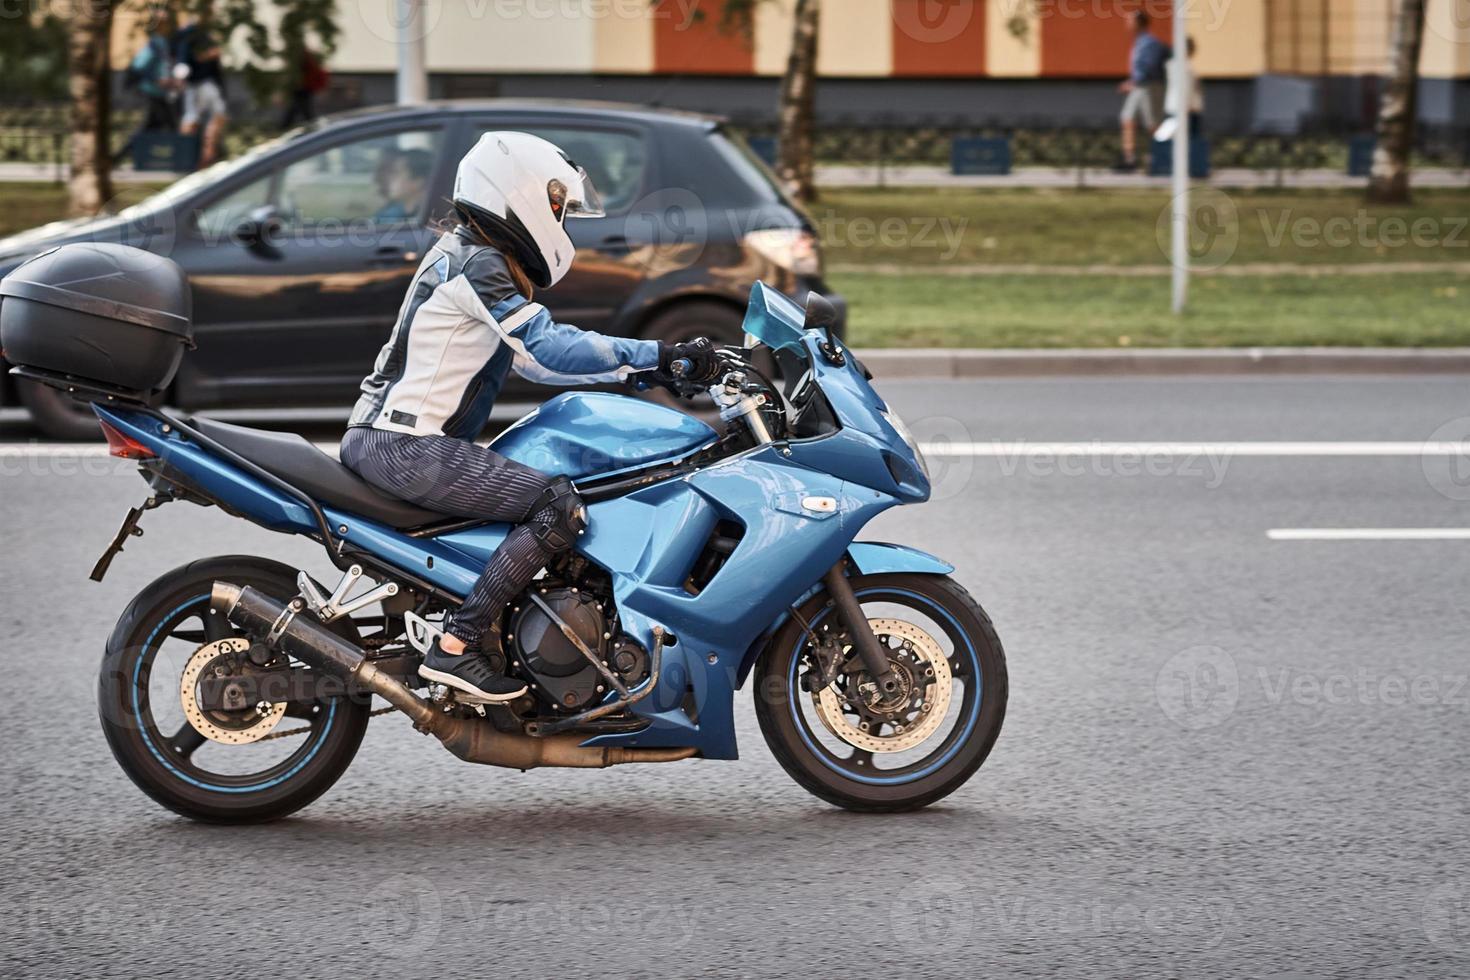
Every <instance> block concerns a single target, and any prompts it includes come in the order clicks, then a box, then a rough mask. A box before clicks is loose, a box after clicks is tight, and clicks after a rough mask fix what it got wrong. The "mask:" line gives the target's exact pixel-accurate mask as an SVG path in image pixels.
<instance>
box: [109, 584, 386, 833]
mask: <svg viewBox="0 0 1470 980" xmlns="http://www.w3.org/2000/svg"><path fill="white" fill-rule="evenodd" d="M216 580H223V581H228V582H232V583H235V584H236V585H252V586H254V587H256V588H258V589H260V590H262V591H263V592H265V593H267V594H268V595H271V596H274V597H276V598H279V599H286V598H289V597H291V596H294V595H295V594H296V591H297V590H296V573H295V572H294V571H293V570H292V569H291V568H290V567H288V566H286V565H283V564H281V563H279V562H274V561H269V560H267V559H263V558H254V557H247V556H240V555H234V556H228V557H222V558H206V559H201V560H199V561H196V562H192V563H190V564H188V565H184V566H183V567H181V568H176V569H174V570H173V571H171V572H169V573H167V574H166V575H163V576H162V577H160V578H159V579H157V580H155V581H154V582H153V583H151V584H150V585H149V586H148V587H147V588H146V589H144V590H143V591H142V592H141V593H139V594H138V596H137V597H136V598H134V599H133V601H132V602H131V603H129V604H128V608H127V609H126V611H124V612H123V615H122V618H121V619H120V620H118V623H117V626H116V627H115V628H114V629H113V631H112V636H111V637H110V638H109V639H108V641H107V652H106V654H105V656H104V658H103V661H102V669H101V676H100V678H99V681H98V713H99V715H100V716H101V720H102V730H103V732H104V734H105V735H106V736H107V744H108V745H109V747H111V749H112V754H113V756H114V757H115V758H116V759H117V761H118V764H119V765H121V766H122V768H123V771H124V772H126V773H127V774H128V776H129V778H131V779H132V780H133V782H134V783H136V784H137V785H138V787H139V788H140V789H141V790H143V792H145V793H147V794H148V795H149V796H150V797H152V798H153V799H154V800H155V801H156V802H158V803H160V804H162V805H163V806H165V807H167V808H168V809H170V810H172V811H174V812H175V813H178V814H180V815H182V816H185V817H189V818H190V819H193V820H201V821H205V822H209V823H258V822H262V821H267V820H277V819H279V818H281V817H284V816H286V815H287V814H290V813H293V812H295V811H296V810H299V809H301V808H302V807H304V806H306V805H307V804H308V803H311V802H312V801H313V800H315V799H316V798H317V797H319V796H321V795H322V794H323V793H324V792H326V791H327V790H328V789H329V788H330V787H331V786H332V784H333V783H335V782H336V781H337V779H338V778H339V777H340V776H341V775H342V773H343V772H345V771H346V769H347V766H348V764H349V763H350V762H351V761H352V758H353V756H354V755H355V754H356V753H357V748H358V745H359V744H361V742H362V737H363V733H364V732H365V731H366V730H367V724H368V718H369V715H370V705H369V703H368V701H367V700H366V699H360V698H357V697H352V696H348V695H346V694H342V695H339V696H336V697H333V698H330V699H328V700H327V701H325V702H319V705H320V706H321V708H322V709H323V712H324V713H323V714H322V715H321V716H320V718H318V719H315V720H313V721H312V724H311V731H310V733H309V734H307V735H306V736H305V741H304V742H302V743H301V745H300V746H299V748H297V749H296V750H295V751H294V752H293V754H292V755H291V756H289V757H288V758H287V759H285V760H284V761H283V762H281V763H280V764H278V765H277V766H276V767H275V769H274V770H271V771H268V772H267V773H266V774H264V775H262V776H261V777H260V778H259V779H258V780H256V781H255V782H252V780H255V779H256V777H255V776H251V775H247V776H228V775H227V776H218V777H216V776H212V775H210V774H209V773H202V774H201V772H200V771H199V770H197V769H195V768H194V767H193V765H192V763H191V761H190V760H191V758H192V756H191V755H179V754H175V753H176V752H177V750H176V749H174V747H173V744H172V742H171V741H170V739H169V738H168V737H167V736H166V735H165V734H164V733H163V732H161V731H160V730H159V729H158V727H157V724H156V721H155V716H154V712H153V708H152V706H151V704H150V703H149V693H148V688H149V681H150V680H151V678H152V665H153V662H154V660H155V657H156V654H157V651H158V650H159V648H160V647H161V646H162V644H163V643H164V642H166V641H167V640H168V639H169V633H171V632H172V631H173V630H177V629H178V628H179V625H178V624H181V623H186V622H188V621H189V620H190V619H191V618H193V617H194V616H199V615H200V606H199V603H200V602H201V600H202V602H203V609H204V610H206V611H207V607H208V601H209V600H208V596H209V592H210V589H211V587H212V585H213V583H214V582H215V581H216ZM201 620H202V617H201ZM340 623H341V625H334V627H333V628H334V629H336V630H337V631H338V632H339V633H341V635H343V636H345V637H347V638H349V639H353V640H354V641H356V639H357V634H356V631H355V630H354V629H353V627H352V626H351V624H350V622H349V621H346V620H343V621H340ZM169 624H173V625H172V626H169ZM166 626H169V632H168V633H165V632H164V628H165V627H166ZM201 627H204V628H207V627H205V622H204V621H201ZM216 628H220V629H224V630H227V631H228V633H234V632H235V631H234V630H233V628H232V627H229V625H228V624H227V623H226V624H223V625H222V626H221V627H216ZM199 632H204V629H201V630H200V631H199ZM175 642H184V641H175ZM175 683H176V682H175ZM283 721H284V719H283ZM185 724H186V725H187V724H188V722H187V721H186V722H185ZM183 731H184V730H183V729H180V732H183ZM176 734H177V733H176ZM185 734H187V732H185ZM198 738H199V740H200V741H199V745H200V746H202V745H204V744H206V743H204V742H203V741H202V736H199V737H198ZM293 744H294V743H293ZM224 751H227V752H232V753H233V752H239V751H240V749H239V748H238V747H224ZM298 757H299V758H298Z"/></svg>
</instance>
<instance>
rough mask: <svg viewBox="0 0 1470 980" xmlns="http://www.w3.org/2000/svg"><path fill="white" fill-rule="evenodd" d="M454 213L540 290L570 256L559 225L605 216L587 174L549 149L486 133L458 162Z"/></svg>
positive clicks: (540, 142) (529, 139) (534, 141)
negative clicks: (500, 246)
mask: <svg viewBox="0 0 1470 980" xmlns="http://www.w3.org/2000/svg"><path fill="white" fill-rule="evenodd" d="M454 207H455V210H457V211H458V212H459V214H460V217H461V218H464V219H467V220H469V221H473V222H474V223H475V224H477V225H479V226H481V227H482V228H483V229H485V230H486V231H489V232H492V233H495V234H498V235H500V236H503V237H504V238H505V239H506V242H507V244H509V245H510V246H511V247H512V248H514V249H515V252H516V258H517V259H519V260H520V263H521V265H523V266H524V267H525V269H526V274H527V275H529V276H530V277H531V281H532V282H534V283H535V284H536V285H537V286H540V287H541V288H543V289H545V288H547V287H550V286H554V285H556V284H557V283H558V282H560V281H561V278H562V276H564V275H566V274H567V270H568V269H570V268H571V267H572V259H573V258H575V257H576V254H577V249H576V246H575V245H573V244H572V240H571V238H570V237H568V235H567V232H566V229H565V228H563V227H562V224H563V222H565V221H566V219H567V218H596V217H600V216H601V215H602V214H603V213H604V212H603V210H602V202H601V200H600V199H599V198H598V196H597V191H596V189H594V188H593V186H592V179H591V178H590V177H588V176H587V171H585V170H583V169H582V168H581V167H579V166H577V165H576V164H575V163H573V162H572V161H571V160H569V159H567V155H566V154H565V153H563V152H562V151H561V150H560V149H558V148H557V146H556V145H555V144H554V143H549V142H547V141H546V140H544V139H542V138H541V137H539V136H532V135H531V134H530V133H511V132H501V133H486V134H485V135H484V136H481V137H480V141H479V142H478V143H476V144H475V145H474V148H473V149H471V150H470V152H468V153H466V154H465V155H464V159H463V160H460V161H459V170H458V172H457V173H456V174H455V175H454Z"/></svg>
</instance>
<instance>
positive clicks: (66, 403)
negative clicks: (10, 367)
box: [16, 381, 102, 442]
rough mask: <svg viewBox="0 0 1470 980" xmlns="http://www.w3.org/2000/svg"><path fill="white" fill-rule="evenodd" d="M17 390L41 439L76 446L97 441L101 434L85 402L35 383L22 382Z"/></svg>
mask: <svg viewBox="0 0 1470 980" xmlns="http://www.w3.org/2000/svg"><path fill="white" fill-rule="evenodd" d="M16 387H17V394H19V395H20V401H21V404H22V405H24V406H25V407H26V410H27V411H28V412H30V414H31V421H32V422H34V423H35V424H36V428H38V429H40V430H41V432H42V434H43V435H46V436H49V437H50V438H52V439H64V440H66V441H67V442H77V441H81V440H89V439H96V438H98V437H99V436H100V435H101V434H102V430H101V429H100V428H99V426H98V423H97V416H96V415H94V414H93V412H92V406H91V405H89V404H87V403H86V402H82V401H77V400H76V399H75V398H72V397H71V396H70V395H68V394H66V393H64V392H61V391H57V390H56V389H55V388H50V387H48V386H46V385H43V384H40V383H39V382H36V381H22V382H21V383H20V384H19V385H17V386H16Z"/></svg>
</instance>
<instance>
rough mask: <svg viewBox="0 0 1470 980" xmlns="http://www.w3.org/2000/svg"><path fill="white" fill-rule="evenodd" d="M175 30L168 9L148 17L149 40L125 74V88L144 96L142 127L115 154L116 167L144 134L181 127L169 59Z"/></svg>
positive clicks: (171, 64) (129, 64)
mask: <svg viewBox="0 0 1470 980" xmlns="http://www.w3.org/2000/svg"><path fill="white" fill-rule="evenodd" d="M172 28H173V25H172V23H171V22H170V20H169V15H168V10H167V8H165V7H155V8H153V11H152V13H151V14H150V15H149V17H148V37H147V40H145V41H144V42H143V46H142V47H141V48H139V49H138V53H137V54H135V55H133V60H132V61H130V62H128V67H127V70H126V71H125V72H124V74H123V88H125V89H131V90H136V91H137V92H138V94H139V95H141V96H142V97H143V106H144V108H143V124H142V125H141V126H139V127H138V129H137V131H136V132H134V133H133V135H131V136H129V137H128V140H127V142H126V143H124V144H123V145H122V148H121V149H120V150H118V151H117V153H115V154H114V155H113V157H112V162H113V163H114V164H115V163H117V162H118V161H119V160H121V159H123V158H124V157H126V156H127V155H128V154H130V153H131V152H132V151H133V146H134V144H135V143H137V141H138V138H139V137H140V136H142V134H144V133H149V132H158V131H160V130H164V131H168V132H173V131H174V130H175V129H177V128H178V124H179V121H178V114H177V113H176V112H175V111H174V99H175V98H176V97H177V92H178V83H177V82H175V81H174V78H173V62H172V59H171V57H170V36H171V35H172V33H173V30H172Z"/></svg>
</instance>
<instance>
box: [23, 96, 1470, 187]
mask: <svg viewBox="0 0 1470 980" xmlns="http://www.w3.org/2000/svg"><path fill="white" fill-rule="evenodd" d="M141 120H142V112H141V110H138V109H135V108H125V109H122V110H120V111H117V112H114V114H113V126H112V140H113V147H114V149H116V148H118V147H121V146H122V145H123V144H124V143H125V142H126V140H127V138H128V136H129V135H130V134H131V133H132V132H133V131H134V130H135V129H136V128H137V127H138V125H139V124H140V122H141ZM732 128H734V129H736V130H738V131H740V132H741V133H743V134H744V135H745V136H747V137H748V138H757V139H767V140H770V139H774V138H775V136H776V129H775V125H774V124H773V123H772V122H770V121H769V120H744V119H735V120H732ZM275 132H276V118H275V116H274V115H268V114H265V113H256V114H253V115H241V116H232V117H231V119H230V125H229V128H228V130H227V131H226V137H225V149H226V152H227V153H228V154H231V155H233V154H237V153H240V152H243V151H244V150H245V149H248V148H249V147H250V146H252V145H254V144H255V143H257V142H259V141H260V140H263V139H265V138H267V137H269V136H271V135H274V133H275ZM1205 136H1206V137H1207V138H1208V139H1209V141H1210V158H1211V166H1212V167H1213V168H1214V169H1224V168H1243V169H1247V170H1254V171H1258V172H1265V173H1270V172H1275V173H1277V174H1285V173H1293V172H1297V171H1302V170H1309V169H1319V168H1325V169H1331V170H1339V171H1341V170H1345V169H1346V166H1347V160H1348V153H1349V144H1350V143H1351V142H1352V141H1353V140H1354V139H1355V138H1362V137H1364V136H1369V137H1371V133H1366V132H1365V131H1363V130H1348V129H1334V128H1320V129H1306V130H1304V131H1302V132H1298V133H1294V134H1291V135H1282V134H1277V133H1253V132H1211V131H1209V130H1208V128H1207V130H1206V133H1205ZM970 137H1001V138H1005V139H1007V140H1008V141H1009V143H1010V149H1011V161H1012V166H1014V167H1045V168H1053V169H1056V170H1060V171H1076V172H1077V174H1078V177H1079V180H1082V179H1083V175H1084V174H1085V173H1086V171H1088V170H1096V169H1099V168H1106V167H1109V166H1111V165H1112V164H1113V163H1115V162H1116V161H1117V160H1118V157H1119V155H1120V146H1119V135H1118V129H1117V126H1116V125H1115V124H1111V123H1110V124H1102V125H1100V124H1098V123H1097V122H1095V121H1085V122H1084V121H1070V122H1068V121H1060V120H1056V119H1047V118H1038V119H1034V120H1029V121H1026V122H1024V123H1019V124H1005V125H1001V124H992V123H976V122H974V121H971V120H964V119H955V120H952V121H939V122H935V121H925V122H914V121H912V120H906V119H898V118H892V119H877V120H874V119H861V120H859V119H856V118H854V119H836V120H827V121H824V122H823V123H822V124H821V125H820V126H819V127H818V130H817V138H816V153H817V162H818V163H821V164H836V165H854V166H867V167H876V168H878V171H879V173H880V174H881V173H882V172H883V171H884V170H885V169H886V168H892V167H911V166H947V165H948V164H949V162H950V154H951V150H952V147H953V144H954V141H955V140H956V139H964V138H970ZM68 142H69V136H68V118H67V108H66V106H65V105H56V104H44V105H29V106H15V105H12V106H5V105H0V162H12V163H13V162H23V163H29V164H34V165H40V166H45V167H50V168H52V171H53V172H54V173H55V175H56V179H60V178H61V176H62V174H63V169H62V168H63V167H64V165H65V163H66V159H67V156H66V154H67V145H68ZM1415 157H1416V158H1415V163H1416V165H1418V166H1429V167H1443V168H1449V169H1454V170H1465V169H1470V128H1465V127H1449V126H1426V125H1421V126H1420V127H1419V128H1418V131H1417V136H1416V154H1415Z"/></svg>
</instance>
